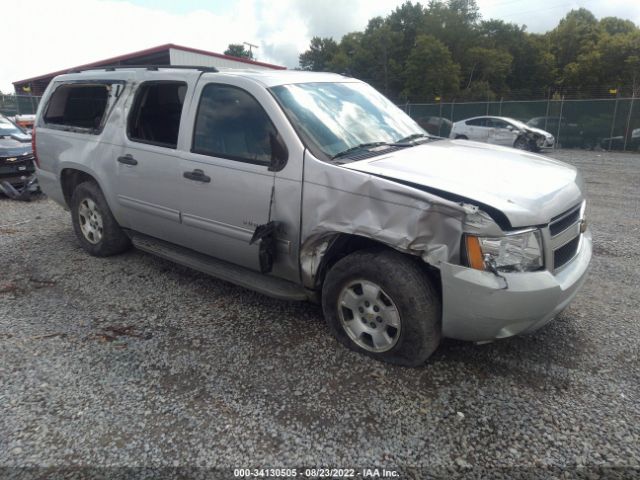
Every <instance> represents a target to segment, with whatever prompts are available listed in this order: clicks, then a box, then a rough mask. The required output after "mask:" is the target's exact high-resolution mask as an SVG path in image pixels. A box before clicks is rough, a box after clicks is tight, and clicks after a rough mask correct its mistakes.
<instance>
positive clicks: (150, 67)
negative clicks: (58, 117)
mask: <svg viewBox="0 0 640 480" xmlns="http://www.w3.org/2000/svg"><path fill="white" fill-rule="evenodd" d="M124 68H144V69H146V70H152V71H157V70H159V69H161V68H174V69H175V68H177V69H182V70H199V71H201V72H218V69H217V68H216V67H204V66H202V65H105V66H103V67H88V68H79V69H76V70H71V71H70V72H69V73H81V72H86V71H89V70H104V71H106V72H114V71H116V70H119V69H124Z"/></svg>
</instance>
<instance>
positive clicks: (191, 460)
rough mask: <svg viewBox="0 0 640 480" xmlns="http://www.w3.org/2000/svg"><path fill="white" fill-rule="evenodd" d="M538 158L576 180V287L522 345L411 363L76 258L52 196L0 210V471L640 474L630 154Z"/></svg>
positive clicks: (191, 285)
mask: <svg viewBox="0 0 640 480" xmlns="http://www.w3.org/2000/svg"><path fill="white" fill-rule="evenodd" d="M553 156H555V157H557V158H560V159H562V160H565V161H568V162H570V163H573V164H575V165H577V166H579V167H580V168H581V170H582V172H583V174H584V176H585V178H586V182H587V188H588V195H589V200H590V207H589V217H590V222H591V225H592V229H593V234H594V242H595V243H594V245H595V256H594V259H593V264H592V271H591V276H590V278H589V280H588V281H587V283H586V284H585V287H584V288H583V290H582V291H581V293H580V294H579V295H578V297H577V299H576V300H575V301H574V303H573V304H572V305H571V306H570V307H569V308H568V309H567V310H566V311H565V312H564V313H563V314H562V315H561V316H560V317H558V318H557V319H556V321H554V322H552V323H551V324H549V325H548V326H547V327H545V328H544V329H542V330H541V331H539V332H537V333H536V334H534V335H531V336H527V337H518V338H512V339H507V340H503V341H500V342H496V343H491V344H485V345H474V344H470V343H463V342H454V341H445V342H444V343H443V345H442V346H441V348H440V349H439V350H438V351H437V352H436V354H435V355H434V356H433V357H432V358H431V359H430V360H429V362H428V363H427V364H426V365H425V366H424V367H421V368H417V369H408V368H402V367H395V366H390V365H384V364H381V363H377V362H375V361H373V360H371V359H369V358H367V357H364V356H360V355H358V354H356V353H353V352H350V351H348V350H346V349H344V348H343V347H341V346H339V345H338V343H337V342H336V341H334V340H333V338H332V337H331V336H330V335H329V333H328V330H327V328H326V327H325V325H324V322H323V320H322V316H321V311H320V309H319V307H317V306H314V305H311V304H303V303H301V304H296V303H287V302H282V301H277V300H272V299H269V298H267V297H264V296H261V295H259V294H255V293H253V292H250V291H247V290H244V289H242V288H239V287H235V286H233V285H230V284H227V283H224V282H221V281H218V280H215V279H213V278H210V277H207V276H205V275H202V274H199V273H197V272H193V271H191V270H188V269H186V268H182V267H179V266H175V265H173V264H171V263H169V262H166V261H164V260H161V259H157V258H154V257H153V256H150V255H147V254H145V253H142V252H139V251H131V252H128V253H126V254H124V255H120V256H117V257H112V258H108V259H98V258H93V257H90V256H88V255H87V254H85V253H84V252H83V251H82V250H81V249H80V247H79V245H78V243H76V241H75V237H74V235H73V231H72V227H71V221H70V217H69V214H68V213H67V212H65V211H63V210H62V208H60V207H58V206H57V205H55V204H54V203H53V202H51V201H49V200H46V199H39V200H37V201H34V202H31V203H18V202H13V201H9V200H7V199H6V198H2V199H0V225H1V226H0V269H1V270H0V271H1V272H2V273H1V276H0V467H5V468H4V469H0V476H2V475H5V476H12V475H16V472H17V470H12V469H11V468H9V467H19V466H22V467H24V466H31V467H77V466H87V467H208V468H218V470H205V469H203V470H200V471H199V472H200V473H203V472H205V473H206V474H207V475H211V476H215V477H216V478H217V477H220V478H232V476H233V471H232V470H231V468H232V467H298V468H299V467H303V466H309V467H357V468H362V467H374V466H377V467H387V468H396V469H398V470H399V471H402V475H403V477H402V478H425V477H426V476H427V472H431V473H433V474H437V475H442V476H445V477H449V476H452V475H453V472H456V475H465V474H466V475H468V476H469V477H470V478H471V476H473V478H476V476H480V475H481V474H482V473H483V472H484V473H487V472H491V475H492V476H499V475H501V476H504V477H514V476H517V475H520V476H522V477H527V478H528V477H532V476H540V477H541V478H542V477H544V478H548V477H547V476H548V475H549V474H550V473H551V472H555V473H556V474H557V476H558V477H562V476H563V475H564V476H565V477H567V478H573V477H574V476H576V475H583V476H584V478H598V477H597V476H596V475H597V474H598V473H599V474H601V475H602V474H604V475H605V476H614V474H615V475H618V476H619V478H627V477H628V478H631V476H633V475H634V473H635V475H640V386H639V385H640V369H639V367H638V366H639V352H640V348H639V345H640V343H639V342H640V340H639V337H640V313H639V311H640V299H639V295H638V285H640V270H639V268H638V267H639V266H640V261H639V260H638V259H639V258H640V246H639V242H638V240H639V239H640V191H639V186H640V156H638V155H630V154H615V153H605V152H582V151H575V152H566V151H565V152H556V153H554V154H553ZM472 467H473V470H470V469H471V468H472ZM582 467H586V468H584V469H583V468H582ZM614 467H615V468H614ZM634 468H635V469H636V470H633V469H634ZM494 469H495V470H494ZM545 469H547V470H546V471H545ZM563 469H568V470H565V471H564V473H562V472H561V470H563ZM105 471H108V470H105ZM115 471H116V470H112V472H115ZM165 472H166V470H165ZM176 472H177V471H173V473H176ZM616 478H618V477H616Z"/></svg>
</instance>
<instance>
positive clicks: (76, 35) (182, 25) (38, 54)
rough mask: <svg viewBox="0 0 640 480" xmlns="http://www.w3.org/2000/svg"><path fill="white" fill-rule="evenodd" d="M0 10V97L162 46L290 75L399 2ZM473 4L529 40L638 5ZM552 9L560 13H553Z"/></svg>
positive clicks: (102, 3)
mask: <svg viewBox="0 0 640 480" xmlns="http://www.w3.org/2000/svg"><path fill="white" fill-rule="evenodd" d="M5 3H6V5H3V7H2V17H3V19H17V18H26V19H28V20H26V21H24V22H23V21H5V22H4V23H3V32H2V33H3V39H4V41H5V44H6V43H7V42H8V40H9V39H15V42H14V43H13V45H12V48H11V49H9V50H8V52H9V53H7V50H5V55H4V58H3V60H4V61H3V66H2V68H1V69H0V91H4V92H7V91H13V86H12V85H11V82H13V81H16V80H22V79H24V78H28V77H32V76H37V75H41V74H45V73H48V72H52V71H56V70H60V69H64V68H69V67H73V66H76V65H81V64H83V63H89V62H93V61H96V60H100V59H103V58H108V57H112V56H116V55H122V54H126V53H130V52H133V51H135V50H142V49H145V48H150V47H154V46H157V45H161V44H164V43H176V44H181V45H186V46H190V47H195V48H201V49H204V50H213V51H217V52H222V51H224V50H225V49H226V47H227V45H228V44H229V43H242V42H244V41H247V42H251V43H255V44H258V45H260V48H259V49H258V50H257V51H256V53H257V56H258V58H259V59H260V60H263V61H266V62H272V63H278V64H281V65H286V66H288V67H295V66H297V64H298V55H299V54H300V53H302V52H303V51H304V50H306V48H307V47H308V45H309V41H310V39H311V37H312V36H314V35H318V36H332V37H334V38H335V39H336V40H339V39H340V38H341V36H342V35H344V34H345V33H348V32H350V31H355V30H362V29H364V28H365V26H366V24H367V22H368V20H369V19H370V18H372V17H374V16H376V15H382V16H385V15H387V14H389V13H390V12H391V11H392V10H394V9H395V8H396V7H397V6H399V5H400V4H402V3H403V0H377V1H375V0H323V1H321V0H277V1H274V0H235V1H234V8H233V9H229V8H226V9H225V10H226V11H227V12H229V11H230V12H231V13H227V14H225V15H216V14H214V13H212V12H210V11H205V10H197V11H192V12H188V13H182V14H180V13H169V12H166V11H162V10H159V9H154V8H147V7H140V6H136V5H134V4H132V3H130V2H128V1H127V0H124V1H123V0H119V1H115V0H30V1H29V2H28V3H29V9H28V12H27V11H26V10H25V9H24V8H23V7H24V6H23V4H21V3H20V2H15V1H13V2H8V3H7V2H5ZM425 3H427V2H424V1H423V4H425ZM478 3H479V5H480V8H481V12H482V14H483V17H484V18H491V17H497V18H504V19H505V20H507V21H512V22H515V23H518V24H523V23H524V24H527V25H528V30H529V31H534V32H540V31H545V30H548V29H550V28H553V27H554V26H555V25H556V24H557V22H558V21H559V19H560V18H562V16H564V15H565V14H566V12H567V11H568V10H570V9H571V8H572V7H575V8H578V7H579V6H585V7H586V8H589V9H590V10H592V11H593V12H594V14H595V15H596V16H598V17H603V16H609V15H617V16H621V17H624V18H629V19H631V20H633V21H635V22H636V23H638V24H640V2H630V1H629V0H607V1H604V0H601V1H600V0H574V1H573V2H570V0H569V2H565V3H564V4H563V3H562V0H557V2H556V3H553V5H550V4H547V3H546V2H540V1H539V0H478ZM558 4H560V5H564V7H561V8H555V7H557V6H558ZM552 6H555V7H554V8H553V9H551V7H552Z"/></svg>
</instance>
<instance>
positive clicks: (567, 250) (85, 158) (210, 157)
mask: <svg viewBox="0 0 640 480" xmlns="http://www.w3.org/2000/svg"><path fill="white" fill-rule="evenodd" d="M34 135H35V136H36V142H35V145H36V155H37V166H38V170H37V174H38V179H39V182H40V184H41V186H42V189H43V190H44V191H45V193H47V194H48V195H49V196H50V197H51V198H52V199H54V200H55V201H56V202H58V203H59V204H61V205H62V206H63V207H65V208H67V209H69V210H71V215H72V220H73V227H74V229H75V232H76V235H77V237H78V239H79V241H80V243H81V245H82V246H83V247H84V249H85V250H87V252H89V253H90V254H92V255H96V256H108V255H114V254H117V253H120V252H122V251H123V250H125V249H127V248H129V246H130V245H131V244H133V245H134V246H135V247H137V248H139V249H142V250H145V251H147V252H151V253H153V254H156V255H160V256H162V257H164V258H167V259H170V260H172V261H175V262H177V263H180V264H182V265H187V266H189V267H192V268H194V269H197V270H200V271H203V272H206V273H209V274H211V275H214V276H216V277H219V278H222V279H224V280H227V281H230V282H233V283H236V284H238V285H242V286H244V287H247V288H250V289H253V290H257V291H259V292H262V293H264V294H267V295H270V296H273V297H277V298H282V299H289V300H305V299H311V300H314V301H318V302H321V304H322V307H323V311H324V315H325V318H326V321H327V324H328V325H329V328H330V330H331V331H332V333H333V334H334V335H335V337H336V338H337V339H338V340H339V341H340V342H341V343H343V344H344V345H346V346H348V347H350V348H352V349H354V350H356V351H359V352H362V353H365V354H368V355H371V356H372V357H374V358H377V359H380V360H385V361H389V362H394V363H398V364H403V365H418V364H420V363H422V362H424V361H425V360H426V359H427V357H429V355H431V353H432V352H433V351H434V350H435V349H436V348H437V346H438V343H439V342H440V338H441V337H442V336H444V337H452V338H456V339H462V340H470V341H488V340H493V339H497V338H503V337H509V336H512V335H516V334H520V333H525V332H531V331H533V330H536V329H538V328H540V327H541V326H543V325H545V324H546V323H547V322H549V321H550V320H551V319H552V318H553V317H554V316H556V315H557V314H558V313H559V312H560V311H562V310H563V309H564V308H565V307H566V306H567V305H568V303H569V302H570V301H571V300H572V299H573V297H574V296H575V295H576V293H577V291H578V289H579V288H580V286H581V285H582V283H583V282H584V280H585V276H586V272H587V269H588V265H589V261H590V259H591V237H590V234H589V232H588V230H587V228H586V223H585V201H584V198H583V185H582V181H581V177H580V175H579V173H578V172H577V170H576V169H575V168H573V167H571V166H569V165H565V164H563V163H561V162H558V161H555V160H552V159H549V158H545V157H542V156H538V155H534V154H531V153H526V152H520V151H515V150H512V149H507V148H501V147H496V146H490V145H486V144H480V143H474V142H468V141H461V140H448V139H442V138H437V137H433V136H430V135H429V134H427V133H426V132H425V131H424V130H423V129H422V128H420V127H419V126H418V125H417V124H416V123H415V122H414V121H413V120H412V119H411V118H409V117H408V116H407V115H405V114H404V113H403V112H402V111H401V110H399V109H398V108H396V107H395V106H394V105H393V104H392V103H391V102H390V101H389V100H388V99H386V98H385V97H384V96H382V95H381V94H379V93H378V92H377V91H376V90H374V89H373V88H371V87H370V86H369V85H367V84H365V83H363V82H360V81H358V80H355V79H352V78H347V77H343V76H339V75H334V74H325V73H308V72H293V71H260V72H258V71H237V70H236V71H232V70H229V71H216V70H213V69H206V68H197V67H194V68H173V67H170V68H162V67H148V68H132V67H128V68H112V69H106V70H94V71H85V72H80V73H74V74H67V75H61V76H59V77H56V79H55V80H54V81H53V82H52V83H51V84H50V86H49V88H48V89H47V91H46V93H45V95H44V98H43V100H42V102H41V103H40V108H39V111H38V115H37V122H36V128H35V131H34Z"/></svg>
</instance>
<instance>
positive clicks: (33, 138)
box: [31, 126, 40, 168]
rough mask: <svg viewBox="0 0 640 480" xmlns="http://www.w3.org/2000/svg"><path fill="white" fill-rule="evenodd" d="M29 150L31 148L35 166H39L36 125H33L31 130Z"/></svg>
mask: <svg viewBox="0 0 640 480" xmlns="http://www.w3.org/2000/svg"><path fill="white" fill-rule="evenodd" d="M31 150H33V161H34V162H36V167H38V168H40V161H39V160H38V153H37V151H36V127H35V126H34V127H33V130H32V132H31Z"/></svg>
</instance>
